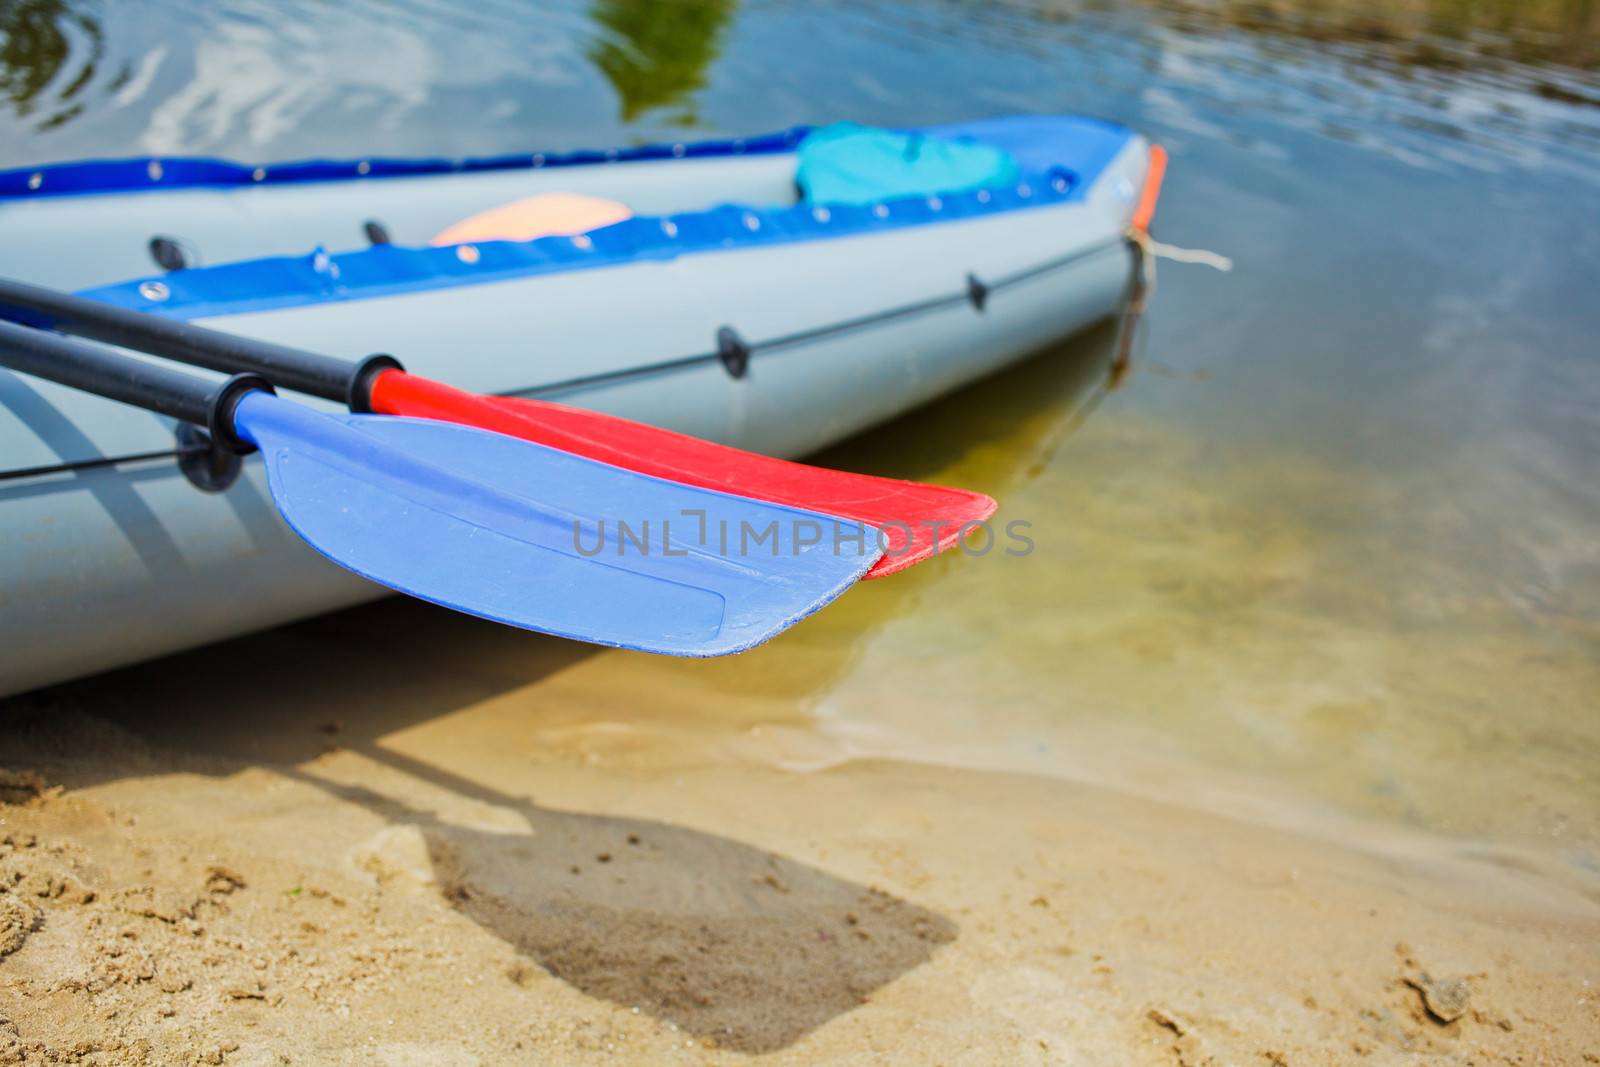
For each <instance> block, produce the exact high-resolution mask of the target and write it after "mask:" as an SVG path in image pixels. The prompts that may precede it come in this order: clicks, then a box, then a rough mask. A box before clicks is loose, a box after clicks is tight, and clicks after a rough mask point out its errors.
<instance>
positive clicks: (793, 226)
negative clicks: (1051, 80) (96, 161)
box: [81, 118, 1132, 319]
mask: <svg viewBox="0 0 1600 1067" xmlns="http://www.w3.org/2000/svg"><path fill="white" fill-rule="evenodd" d="M1015 123H1022V124H1025V125H1013V124H1015ZM994 125H995V126H1008V125H1009V126H1010V128H1007V129H1000V130H998V131H997V132H998V133H999V135H1000V136H997V137H996V141H997V142H999V143H1002V144H1003V145H1004V146H1005V147H1006V150H1007V151H1016V150H1021V154H1022V155H1023V156H1024V157H1025V158H1027V160H1028V162H1029V163H1030V164H1033V166H1029V167H1026V168H1025V173H1024V177H1023V179H1022V181H1021V182H1019V183H1018V184H1017V185H1016V186H1012V187H1007V188H1000V189H979V190H973V191H968V192H961V193H950V194H945V195H943V196H930V197H907V198H901V199H895V200H888V201H883V202H881V203H878V204H863V205H844V204H833V205H826V206H821V207H818V206H814V205H810V204H798V205H795V206H793V207H778V208H756V207H745V206H740V205H736V204H724V205H722V206H720V207H716V208H712V209H711V210H709V211H700V212H692V213H685V214H681V215H669V216H642V217H635V218H632V219H628V220H626V221H624V222H619V223H617V224H615V225H613V226H607V227H605V228H603V229H599V230H593V231H591V232H589V233H587V234H584V235H582V236H579V237H542V238H539V239H537V240H533V241H488V242H484V243H481V244H472V245H452V246H446V247H442V248H431V247H428V248H401V247H397V246H394V245H378V246H375V247H372V248H366V249H361V250H359V251H354V252H343V253H338V254H333V253H329V252H327V251H325V250H323V249H317V250H316V251H314V252H312V253H311V254H310V255H304V256H274V257H268V258H263V259H253V260H245V261H241V262H238V263H229V264H223V265H220V266H215V267H203V268H197V269H193V270H180V271H175V272H173V273H171V274H165V275H160V276H154V277H149V278H142V279H137V280H134V281H130V282H123V283H120V284H117V285H110V286H104V287H101V288H97V289H89V290H85V291H84V292H83V293H82V294H81V295H83V296H86V297H89V298H91V299H94V300H100V301H104V302H105V303H108V304H114V305H116V306H118V307H126V308H133V309H135V310H139V311H153V312H158V313H160V314H163V315H168V316H171V317H174V318H184V319H204V318H213V317H218V316H224V315H241V314H247V313H250V312H257V311H274V310H279V309H282V308H289V307H298V306H302V305H306V304H318V303H325V302H332V301H341V300H362V299H372V298H375V297H383V296H393V295H398V294H404V293H413V292H421V291H426V290H432V289H443V288H451V287H455V286H465V285H481V284H486V283H489V282H497V281H504V280H508V279H512V278H519V277H528V276H533V275H540V274H554V273H560V272H565V271H575V270H586V269H592V268H599V267H611V266H618V265H622V264H626V263H637V262H645V261H662V260H670V259H675V258H677V257H678V256H681V255H688V254H694V253H700V252H712V251H722V250H728V249H748V248H759V247H764V246H773V245H783V244H791V243H795V242H800V241H815V240H823V239H827V238H833V237H853V236H861V235H865V234H871V233H882V232H892V231H894V230H898V229H904V228H907V227H911V226H924V225H929V224H932V223H937V222H953V221H959V220H963V219H972V218H983V217H989V216H994V215H998V214H1002V213H1004V212H1009V211H1017V210H1021V209H1024V208H1030V207H1049V206H1055V205H1059V204H1064V203H1070V202H1073V201H1077V200H1081V199H1083V197H1084V196H1085V195H1086V194H1087V191H1088V189H1089V188H1090V187H1092V186H1093V184H1094V182H1095V179H1096V178H1098V177H1099V175H1100V174H1101V173H1102V172H1103V171H1104V169H1105V167H1106V166H1107V165H1108V164H1109V163H1110V162H1111V160H1112V159H1113V158H1115V156H1116V154H1117V152H1118V151H1120V150H1121V149H1122V147H1123V146H1124V145H1126V144H1127V142H1128V140H1129V139H1130V138H1131V136H1132V134H1131V133H1129V131H1127V130H1126V129H1123V128H1121V127H1113V126H1110V125H1109V124H1105V123H1100V122H1095V121H1092V120H1083V119H1064V118H1053V119H1051V118H1041V119H1026V120H1000V122H998V123H996V124H994ZM990 128H991V124H987V123H973V124H970V125H967V126H963V127H944V128H941V129H940V130H939V131H938V132H946V131H949V132H948V134H947V135H959V136H968V135H970V136H978V135H979V134H984V135H985V139H987V131H988V130H989V129H990ZM1041 142H1043V143H1041ZM1051 158H1054V159H1057V160H1061V161H1063V164H1061V165H1048V164H1047V165H1046V166H1040V164H1041V163H1046V161H1047V160H1049V159H1051ZM1067 162H1070V164H1071V166H1070V168H1069V167H1068V166H1067V165H1065V163H1067ZM468 249H470V251H467V250H468Z"/></svg>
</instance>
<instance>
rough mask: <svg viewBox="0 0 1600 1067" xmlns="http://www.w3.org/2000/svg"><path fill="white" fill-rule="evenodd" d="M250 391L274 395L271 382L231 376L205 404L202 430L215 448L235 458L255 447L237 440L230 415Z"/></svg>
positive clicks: (254, 377) (275, 392)
mask: <svg viewBox="0 0 1600 1067" xmlns="http://www.w3.org/2000/svg"><path fill="white" fill-rule="evenodd" d="M254 392H262V393H270V394H272V395H273V396H276V395H277V394H278V391H277V390H276V389H274V388H273V387H272V383H271V382H269V381H267V380H266V379H265V378H263V377H261V375H259V374H235V375H234V376H233V377H232V378H229V379H228V380H227V381H225V382H223V383H222V384H221V385H219V386H217V388H216V391H215V392H213V393H212V394H211V397H210V399H209V400H208V401H207V408H208V410H207V412H206V429H207V431H209V432H210V434H211V440H212V441H214V442H215V443H216V445H217V447H218V448H222V449H225V450H227V451H229V452H233V453H236V454H238V455H243V454H244V453H246V452H254V451H255V448H256V446H255V445H253V444H251V443H250V442H249V441H246V440H245V439H244V438H243V437H240V436H239V431H238V429H237V428H236V426H235V425H234V414H235V412H237V410H238V408H239V401H241V400H243V399H244V398H245V397H246V396H247V395H249V394H250V393H254Z"/></svg>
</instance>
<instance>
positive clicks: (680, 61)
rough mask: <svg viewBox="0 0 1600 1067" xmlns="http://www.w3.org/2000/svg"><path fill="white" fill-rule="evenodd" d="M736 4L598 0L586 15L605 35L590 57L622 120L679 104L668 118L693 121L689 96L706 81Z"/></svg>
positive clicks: (692, 0) (721, 0)
mask: <svg viewBox="0 0 1600 1067" xmlns="http://www.w3.org/2000/svg"><path fill="white" fill-rule="evenodd" d="M738 6H739V0H599V2H598V3H596V4H595V5H594V7H593V9H592V10H591V12H590V14H591V17H592V18H593V19H594V21H595V22H596V23H597V24H598V25H599V26H601V27H602V28H603V29H604V31H605V33H604V36H603V37H602V38H601V40H599V41H598V42H596V44H595V45H594V46H593V47H592V48H591V49H590V51H589V59H590V60H591V61H592V62H593V63H594V65H595V66H597V67H599V68H600V71H601V73H603V74H604V75H605V76H606V79H607V80H608V81H609V82H611V85H612V87H613V88H615V89H616V91H617V95H618V96H619V97H620V98H621V105H622V106H621V115H622V121H624V122H632V121H634V120H635V119H637V118H638V117H639V116H640V115H642V114H644V113H645V112H646V111H650V110H653V109H655V108H660V107H672V106H679V105H681V106H682V108H683V110H682V111H680V112H679V113H678V114H677V115H675V116H673V118H672V121H673V122H675V123H677V124H679V125H683V126H692V125H694V124H695V123H696V122H697V121H698V116H697V115H696V113H695V110H694V103H693V101H692V100H691V99H689V98H690V97H691V96H692V94H694V93H695V92H696V91H697V90H699V89H700V88H702V87H703V86H704V85H705V80H706V70H707V69H708V68H709V67H710V66H711V64H712V63H713V62H714V61H715V60H716V58H717V55H718V53H719V52H720V51H721V49H722V39H723V34H724V31H725V30H726V28H727V25H728V22H729V20H730V19H731V18H732V17H733V13H734V11H735V10H736V9H737V8H738Z"/></svg>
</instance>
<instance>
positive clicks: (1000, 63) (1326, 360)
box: [0, 0, 1600, 868]
mask: <svg viewBox="0 0 1600 1067" xmlns="http://www.w3.org/2000/svg"><path fill="white" fill-rule="evenodd" d="M1596 20H1597V16H1596V15H1595V14H1594V10H1593V8H1592V6H1590V5H1586V4H1573V3H1560V2H1548V3H1536V4H1528V5H1524V4H1510V3H1472V2H1470V0H1469V2H1455V3H1449V4H1445V3H1428V2H1423V0H1415V2H1412V3H1403V4H1384V5H1377V4H1370V5H1367V4H1361V3H1353V2H1352V3H1336V4H1316V5H1313V4H1291V3H1277V4H1250V5H1244V4H1234V3H1228V2H1219V3H1211V4H1199V3H1168V4H1154V5H1143V6H1134V7H1129V8H1126V9H1116V10H1112V9H1105V8H1102V7H1101V6H1100V5H1095V4H1070V3H1052V2H1041V3H1008V4H999V5H988V4H970V3H959V2H954V0H952V2H948V3H937V2H925V3H904V4H901V3H881V2H880V3H865V4H859V3H850V4H845V3H810V2H806V3H801V2H777V0H749V2H746V3H743V4H740V3H738V2H737V0H709V2H701V3H687V2H649V0H596V2H594V3H592V4H581V3H552V4H547V5H540V6H539V7H538V8H537V9H532V8H529V7H527V6H525V5H520V4H512V3H508V2H494V0H490V2H481V0H480V2H475V3H471V4H468V3H464V2H461V0H404V2H394V3H379V2H375V0H358V2H350V3H344V4H340V5H325V4H310V3H304V2H286V3H272V4H267V3H247V2H239V0H230V2H225V3H218V4H213V5H206V6H205V7H203V8H200V9H194V8H192V7H191V5H182V4H174V3H165V2H163V3H151V4H141V5H113V4H93V3H81V2H66V0H21V2H17V0H12V2H9V3H4V4H0V165H19V164H25V163H38V162H45V161H49V160H57V159H65V158H73V157H83V156H97V155H113V156H114V155H123V154H136V153H176V152H183V153H205V154H219V155H227V156H233V157H238V158H244V159H250V160H274V159H283V158H289V157H302V156H313V155H323V154H334V155H352V154H362V155H366V154H381V153H389V154H405V153H421V154H439V153H445V154H468V153H497V152H509V151H514V150H527V149H529V148H532V147H539V148H549V149H559V148H570V147H577V146H595V145H608V144H616V143H627V142H633V141H643V140H650V139H655V138H660V137H678V136H684V135H685V133H684V131H688V133H690V134H694V135H707V136H709V135H714V134H736V133H749V132H754V131H759V130H766V129H772V128H778V127H782V126H786V125H789V124H792V123H797V122H826V121H830V120H834V119H839V118H852V119H857V120H860V121H865V122H875V123H924V122H939V121H953V120H959V119H967V118H975V117H983V116H990V115H998V114H1007V113H1016V112H1083V113H1091V114H1096V115H1101V116H1105V117H1108V118H1112V119H1115V120H1118V121H1121V122H1124V123H1127V124H1128V125H1130V126H1132V127H1134V128H1136V129H1138V130H1140V131H1142V132H1144V133H1146V134H1148V135H1150V136H1152V137H1154V138H1155V139H1157V140H1159V141H1161V142H1162V143H1163V144H1165V145H1166V146H1167V147H1168V148H1169V150H1170V151H1171V153H1172V166H1171V171H1170V176H1169V180H1168V186H1167V193H1166V195H1165V197H1164V199H1163V202H1162V207H1161V214H1160V216H1159V220H1158V226H1157V235H1158V236H1159V237H1160V238H1162V239H1163V240H1166V241H1170V242H1174V243H1177V244H1180V245H1188V246H1198V247H1204V248H1210V249H1215V250H1217V251H1220V252H1223V253H1226V254H1227V255H1229V256H1231V257H1233V258H1234V259H1235V260H1236V262H1237V264H1238V267H1237V270H1236V271H1234V272H1233V273H1232V274H1229V275H1220V274H1215V273H1212V272H1208V271H1205V270H1203V269H1200V268H1194V267H1180V266H1171V265H1169V266H1166V267H1163V269H1162V273H1161V281H1160V286H1159V289H1158V293H1157V296H1156V298H1155V300H1154V302H1153V305H1152V308H1151V311H1150V314H1149V316H1148V317H1147V319H1146V321H1145V323H1144V325H1143V327H1142V332H1141V334H1140V337H1139V346H1138V358H1137V360H1136V362H1135V365H1134V371H1133V374H1132V375H1131V377H1130V378H1129V380H1128V381H1127V382H1126V383H1125V384H1124V386H1123V387H1122V388H1120V389H1117V390H1115V391H1113V392H1110V393H1109V394H1104V395H1102V394H1103V390H1102V388H1101V385H1102V373H1103V369H1104V365H1105V363H1106V361H1107V359H1108V358H1109V355H1110V351H1111V348H1112V346H1113V345H1114V343H1115V331H1114V330H1112V329H1104V330H1101V331H1099V332H1097V333H1095V334H1093V335H1091V336H1089V337H1086V338H1082V339H1078V340H1076V341H1074V342H1072V343H1071V344H1069V345H1067V346H1065V347H1064V348H1063V349H1062V350H1060V351H1058V352H1056V353H1054V354H1052V355H1051V356H1049V357H1046V358H1045V359H1043V360H1039V361H1036V362H1034V363H1031V364H1029V365H1027V366H1025V367H1022V368H1020V369H1018V370H1017V371H1014V372H1012V373H1010V374H1008V375H1005V376H1003V377H1001V378H999V379H996V380H995V381H993V382H990V383H987V384H985V385H982V386H979V387H977V388H974V389H971V390H968V391H965V392H963V393H961V394H959V395H957V396H954V397H951V398H949V399H948V400H946V401H944V402H942V403H940V404H937V405H935V406H934V407H932V408H931V409H928V410H926V411H923V412H919V413H916V414H914V415H912V416H909V417H907V418H905V419H902V420H900V421H898V422H896V423H895V424H893V425H892V426H889V427H885V428H883V429H882V430H880V431H877V432H875V433H872V434H869V435H867V436H865V437H864V438H861V439H859V440H857V441H854V442H851V443H849V445H848V446H847V447H843V448H840V449H837V450H835V451H834V452H832V453H831V454H830V455H829V456H828V457H827V460H828V461H829V462H833V463H837V464H840V465H847V466H851V467H854V468H858V469H865V470H872V471H879V472H883V473H888V474H900V475H909V476H919V477H932V478H941V479H948V480H951V481H954V482H957V483H961V484H968V485H971V486H973V487H975V488H979V489H983V490H986V491H988V492H990V493H993V494H994V495H996V496H998V497H999V498H1001V500H1002V504H1003V511H1002V517H1003V518H1007V519H1011V518H1019V519H1025V520H1027V521H1029V522H1031V523H1032V524H1033V527H1034V532H1035V538H1036V541H1037V544H1038V550H1037V551H1036V552H1035V553H1034V554H1033V555H1031V556H1029V557H1028V558H1025V559H1010V558H1006V557H1004V556H1001V555H999V554H992V555H990V556H988V557H985V558H983V559H976V560H974V559H946V560H941V561H937V562H935V563H934V564H932V565H930V566H927V567H924V568H921V569H919V570H918V571H915V572H911V573H908V574H906V575H904V576H902V577H899V578H896V579H893V580H890V581H885V582H880V583H874V584H872V585H870V586H866V587H863V588H862V589H860V590H859V591H858V592H856V593H853V594H852V595H851V596H850V597H847V598H846V599H845V600H843V601H842V602H841V603H840V604H839V605H837V606H836V607H834V608H832V609H830V610H829V611H828V612H825V613H823V614H822V615H821V616H819V617H817V618H816V619H814V620H812V621H810V622H808V623H806V624H805V625H803V626H802V627H801V628H799V629H798V630H797V631H795V632H794V633H793V634H791V635H789V636H787V637H786V638H784V639H782V640H780V641H778V642H776V643H775V644H774V645H772V646H770V647H768V648H767V649H764V650H762V651H760V652H758V653H755V654H752V655H750V656H746V657H742V658H740V659H737V660H734V661H728V662H717V663H685V664H663V663H661V662H659V661H648V660H645V659H642V658H639V657H631V656H626V655H622V654H611V653H602V654H599V655H601V656H603V657H605V661H606V669H605V671H604V672H603V674H604V680H603V681H601V682H597V683H596V685H598V686H605V687H610V691H611V692H613V693H635V694H646V693H648V692H650V691H655V692H670V693H674V694H677V695H678V696H677V698H676V699H677V700H679V701H680V702H684V703H687V702H689V698H687V697H684V696H683V694H689V695H690V697H692V698H693V699H694V700H698V701H700V702H701V704H702V706H705V707H715V708H717V709H720V710H718V711H717V712H716V714H718V715H725V716H727V717H728V718H730V719H731V720H733V721H744V722H751V723H754V722H758V721H764V720H767V719H784V718H786V717H799V718H804V717H806V716H815V717H816V718H817V719H818V720H819V721H820V722H822V723H823V724H824V725H825V727H826V729H828V730H829V731H831V732H832V733H833V734H834V735H835V736H836V737H838V738H840V739H842V740H843V742H844V743H846V744H848V745H850V746H854V747H855V748H856V749H858V750H860V751H863V752H878V753H888V754H896V755H919V756H923V757H925V758H931V759H952V760H954V759H961V760H968V761H978V762H986V763H994V764H998V765H1004V766H1015V767H1022V768H1026V769H1029V770H1034V771H1039V772H1042V773H1064V774H1093V773H1096V772H1097V770H1098V771H1101V772H1104V771H1106V770H1107V769H1108V768H1109V769H1115V768H1120V767H1128V766H1131V765H1132V764H1131V763H1130V761H1131V760H1135V759H1138V758H1144V757H1159V758H1160V759H1164V760H1171V761H1173V762H1174V763H1176V764H1180V765H1190V766H1198V767H1202V768H1206V769H1207V770H1208V773H1209V772H1215V773H1216V774H1218V775H1224V776H1234V777H1232V778H1230V780H1237V781H1241V782H1246V783H1252V782H1253V783H1257V784H1258V785H1259V786H1260V788H1263V789H1269V790H1272V791H1275V792H1278V793H1281V794H1283V795H1286V796H1290V797H1294V798H1297V799H1298V801H1300V802H1302V803H1305V804H1308V805H1312V806H1324V805H1325V806H1328V807H1330V808H1332V809H1335V810H1343V811H1350V812H1355V813H1358V814H1363V815H1377V816H1381V817H1384V818H1391V819H1398V820H1402V821H1405V822H1408V823H1413V824H1416V825H1420V826H1424V827H1428V828H1432V829H1436V830H1442V831H1448V832H1451V833H1456V834H1462V835H1466V836H1468V837H1492V838H1495V839H1498V840H1502V841H1507V842H1514V843H1518V844H1520V845H1522V846H1524V847H1530V848H1532V847H1537V848H1540V849H1544V850H1547V851H1548V852H1549V854H1550V855H1552V856H1554V857H1558V858H1559V859H1560V860H1561V861H1563V862H1567V863H1571V864H1574V865H1577V866H1580V867H1590V868H1593V867H1595V866H1596V865H1600V625H1597V614H1600V477H1597V476H1596V470H1597V459H1600V414H1597V412H1600V345H1597V343H1596V337H1597V336H1600V301H1597V300H1596V299H1595V297H1594V287H1595V279H1596V278H1600V225H1597V222H1600V82H1597V79H1596V76H1595V73H1594V67H1593V64H1594V63H1595V62H1596V56H1597V47H1596V42H1597V40H1600V27H1597V21H1596ZM1086 405H1087V406H1088V407H1092V408H1093V410H1092V411H1087V412H1086ZM502 667H503V665H502ZM439 669H440V670H447V669H449V667H448V665H445V664H441V665H440V667H439ZM650 699H651V698H650V697H649V696H645V695H641V696H640V697H639V700H640V701H648V700H650ZM622 703H626V701H622ZM634 710H635V711H638V709H637V708H635V709H634ZM619 714H624V715H625V714H627V713H625V712H619Z"/></svg>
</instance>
